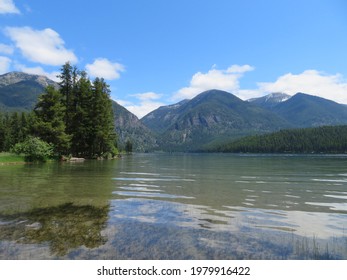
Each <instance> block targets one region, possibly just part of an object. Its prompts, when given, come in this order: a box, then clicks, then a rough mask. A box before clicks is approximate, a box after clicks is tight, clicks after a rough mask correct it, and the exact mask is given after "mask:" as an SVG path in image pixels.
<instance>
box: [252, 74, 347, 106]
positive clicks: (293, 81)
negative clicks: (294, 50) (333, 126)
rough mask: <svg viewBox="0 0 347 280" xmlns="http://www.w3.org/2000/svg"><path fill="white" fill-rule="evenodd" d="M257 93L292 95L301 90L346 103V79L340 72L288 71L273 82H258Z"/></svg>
mask: <svg viewBox="0 0 347 280" xmlns="http://www.w3.org/2000/svg"><path fill="white" fill-rule="evenodd" d="M257 91H258V92H259V93H263V94H267V93H271V92H285V93H287V94H290V95H293V94H296V93H297V92H303V93H307V94H312V95H316V96H320V97H323V98H327V99H331V100H334V101H336V102H339V103H345V104H347V79H346V78H344V77H343V76H342V75H341V74H335V75H331V74H326V73H323V72H320V71H317V70H306V71H304V72H302V73H300V74H292V73H288V74H285V75H282V76H280V77H279V78H278V79H277V80H276V81H275V82H261V83H258V89H257Z"/></svg>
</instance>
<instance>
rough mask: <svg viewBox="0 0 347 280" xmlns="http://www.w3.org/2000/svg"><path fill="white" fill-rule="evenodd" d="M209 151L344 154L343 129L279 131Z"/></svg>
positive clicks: (345, 134)
mask: <svg viewBox="0 0 347 280" xmlns="http://www.w3.org/2000/svg"><path fill="white" fill-rule="evenodd" d="M210 151H214V152H231V153H347V126H346V125H342V126H324V127H315V128H302V129H286V130H280V131H278V132H274V133H270V134H265V135H256V136H248V137H244V138H241V139H238V140H236V141H234V142H231V143H227V144H224V145H221V146H219V147H217V148H215V149H213V150H210Z"/></svg>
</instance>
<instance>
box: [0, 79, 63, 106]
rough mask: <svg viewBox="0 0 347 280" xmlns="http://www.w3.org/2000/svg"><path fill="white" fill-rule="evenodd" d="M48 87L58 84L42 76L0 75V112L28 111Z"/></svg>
mask: <svg viewBox="0 0 347 280" xmlns="http://www.w3.org/2000/svg"><path fill="white" fill-rule="evenodd" d="M48 85H53V86H54V87H58V84H57V83H56V82H54V81H52V80H50V79H48V78H46V77H44V76H39V75H31V74H26V73H22V72H10V73H7V74H4V75H0V110H1V111H30V110H32V109H33V108H34V106H35V104H36V101H37V98H38V96H39V95H41V94H42V93H43V92H44V90H45V88H46V87H47V86H48Z"/></svg>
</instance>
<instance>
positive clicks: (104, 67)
mask: <svg viewBox="0 0 347 280" xmlns="http://www.w3.org/2000/svg"><path fill="white" fill-rule="evenodd" d="M86 70H87V72H88V74H89V75H90V76H92V77H100V78H104V79H105V80H116V79H119V77H120V72H123V71H124V66H123V65H122V64H119V63H115V62H111V61H109V60H108V59H106V58H97V59H95V60H94V62H93V63H92V64H87V65H86Z"/></svg>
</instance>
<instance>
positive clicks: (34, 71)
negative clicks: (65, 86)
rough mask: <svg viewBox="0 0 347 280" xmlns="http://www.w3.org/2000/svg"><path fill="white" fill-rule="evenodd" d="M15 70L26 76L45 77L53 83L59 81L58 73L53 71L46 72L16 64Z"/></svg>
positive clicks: (38, 68)
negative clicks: (26, 74)
mask: <svg viewBox="0 0 347 280" xmlns="http://www.w3.org/2000/svg"><path fill="white" fill-rule="evenodd" d="M15 68H16V69H17V70H19V71H21V72H25V73H28V74H34V75H41V76H46V77H47V78H49V79H51V80H53V81H55V82H59V81H60V79H59V78H57V76H58V75H59V74H60V72H57V71H53V72H51V73H50V72H46V71H45V70H44V69H43V68H42V67H39V66H37V67H27V66H25V65H22V64H17V65H15Z"/></svg>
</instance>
